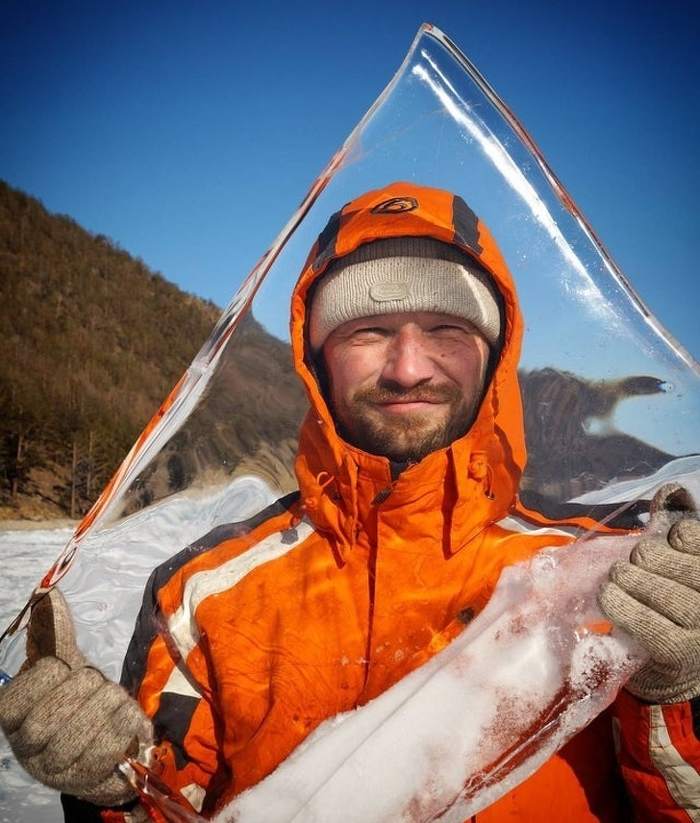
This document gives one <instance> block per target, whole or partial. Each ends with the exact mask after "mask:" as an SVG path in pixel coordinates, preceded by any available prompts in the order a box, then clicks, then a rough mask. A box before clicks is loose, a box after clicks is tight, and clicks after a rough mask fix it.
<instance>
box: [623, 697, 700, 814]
mask: <svg viewBox="0 0 700 823" xmlns="http://www.w3.org/2000/svg"><path fill="white" fill-rule="evenodd" d="M696 701H697V702H698V706H697V707H696V708H697V709H699V710H700V699H697V698H696ZM696 701H690V702H684V703H675V704H671V705H663V706H662V705H657V704H650V703H644V702H642V701H641V700H638V699H637V698H635V697H634V696H633V695H631V694H630V693H629V692H627V691H625V690H623V691H622V692H621V693H620V695H619V696H618V698H617V700H616V702H615V705H614V707H613V712H614V718H615V726H616V729H617V732H618V733H619V752H618V758H619V761H620V768H621V770H622V776H623V778H624V780H625V784H626V786H627V790H628V793H629V796H630V800H631V803H632V808H633V809H634V820H635V821H638V823H652V821H653V823H659V822H660V821H663V822H664V823H665V821H669V823H670V821H674V823H676V822H677V823H690V821H698V820H700V740H698V737H697V736H696V732H695V728H694V723H693V708H694V707H693V705H691V703H695V702H696ZM695 725H697V724H695Z"/></svg>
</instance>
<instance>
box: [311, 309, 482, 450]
mask: <svg viewBox="0 0 700 823" xmlns="http://www.w3.org/2000/svg"><path fill="white" fill-rule="evenodd" d="M488 356H489V347H488V343H487V342H486V340H485V339H484V338H483V337H482V336H481V334H480V333H479V332H478V331H476V329H475V328H474V327H473V326H472V325H471V324H470V323H469V322H468V321H467V320H463V319H461V318H459V317H454V316H453V315H449V314H438V313H435V312H407V313H405V314H382V315H378V316H376V317H365V318H362V319H360V320H352V321H350V322H349V323H344V324H343V325H342V326H339V327H338V328H337V329H335V331H333V332H332V333H331V334H330V336H329V337H328V339H327V340H326V342H325V344H324V346H323V358H324V361H325V366H326V372H327V375H328V380H329V387H330V388H329V393H330V398H329V399H330V403H331V407H332V411H333V415H334V418H335V421H336V423H337V425H338V428H339V431H340V432H341V434H342V435H343V437H344V438H345V439H346V440H347V441H348V442H350V443H352V444H353V445H355V446H359V447H360V448H361V449H363V450H364V451H367V452H370V453H372V454H380V455H384V456H386V457H388V458H390V459H391V460H395V461H397V462H405V461H411V462H415V461H418V460H421V459H422V458H423V457H425V456H426V455H427V454H429V453H430V452H432V451H435V450H436V449H440V448H443V447H445V446H447V445H449V444H450V443H451V442H452V441H453V440H455V439H456V438H458V437H461V436H462V435H463V434H464V433H465V432H466V431H467V430H468V429H469V427H470V425H471V423H472V422H473V419H474V416H475V414H476V411H477V409H478V406H479V403H480V401H481V397H482V394H483V391H484V381H485V377H486V367H487V363H488Z"/></svg>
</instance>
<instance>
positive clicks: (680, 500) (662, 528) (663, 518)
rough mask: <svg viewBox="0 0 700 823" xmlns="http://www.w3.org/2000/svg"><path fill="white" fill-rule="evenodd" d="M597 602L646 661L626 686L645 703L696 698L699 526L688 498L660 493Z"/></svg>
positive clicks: (699, 676)
mask: <svg viewBox="0 0 700 823" xmlns="http://www.w3.org/2000/svg"><path fill="white" fill-rule="evenodd" d="M598 600H599V603H600V606H601V608H602V610H603V611H604V612H605V614H606V615H607V616H608V617H609V618H610V620H611V621H612V622H613V623H615V624H616V625H618V626H620V627H621V628H622V629H624V630H625V631H626V632H627V633H628V634H630V635H631V636H632V637H633V638H635V639H636V640H637V641H638V642H639V643H640V644H641V645H642V646H643V647H644V649H645V650H646V651H647V652H648V653H649V657H650V660H649V662H648V663H647V664H645V665H644V666H643V667H642V668H641V669H640V670H639V671H638V672H637V674H635V675H634V676H633V677H632V679H631V680H630V681H629V682H628V684H627V689H628V690H629V691H630V692H632V694H634V695H636V696H637V697H640V698H641V699H643V700H646V701H648V702H650V703H680V702H682V701H684V700H690V699H691V698H693V697H697V696H698V695H700V521H699V520H698V519H697V509H696V506H695V503H694V502H693V499H692V497H691V496H690V494H689V493H688V492H687V491H686V490H685V489H684V488H682V487H681V486H678V485H676V484H669V485H667V486H663V487H662V488H661V489H659V491H658V492H657V493H656V495H655V496H654V499H653V500H652V504H651V521H650V524H649V529H648V531H647V533H646V534H645V536H644V537H643V538H642V539H641V540H640V541H639V543H637V545H636V546H635V548H634V549H633V550H632V553H631V555H630V559H629V563H624V562H621V563H616V564H615V565H614V566H613V567H612V569H611V571H610V578H609V581H608V582H606V583H605V584H603V586H602V588H601V590H600V593H599V596H598Z"/></svg>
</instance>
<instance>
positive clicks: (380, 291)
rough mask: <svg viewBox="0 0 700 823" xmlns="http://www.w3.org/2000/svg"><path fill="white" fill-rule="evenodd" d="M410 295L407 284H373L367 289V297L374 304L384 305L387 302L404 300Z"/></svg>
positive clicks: (399, 282) (395, 282)
mask: <svg viewBox="0 0 700 823" xmlns="http://www.w3.org/2000/svg"><path fill="white" fill-rule="evenodd" d="M409 294H410V289H409V287H408V283H404V282H401V281H394V282H393V283H390V282H384V283H373V284H372V285H371V286H370V287H369V296H370V297H371V298H372V300H374V302H375V303H386V302H387V301H389V300H405V299H406V298H407V297H408V295H409Z"/></svg>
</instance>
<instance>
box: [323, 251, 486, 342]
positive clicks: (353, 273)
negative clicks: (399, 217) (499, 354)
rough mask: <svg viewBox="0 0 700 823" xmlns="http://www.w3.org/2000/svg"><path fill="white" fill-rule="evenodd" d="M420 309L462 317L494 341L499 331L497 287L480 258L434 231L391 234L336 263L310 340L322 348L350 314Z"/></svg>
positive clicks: (326, 279) (327, 279) (351, 317)
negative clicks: (435, 235)
mask: <svg viewBox="0 0 700 823" xmlns="http://www.w3.org/2000/svg"><path fill="white" fill-rule="evenodd" d="M423 261H429V262H423ZM417 311H433V312H440V313H442V314H453V315H455V316H456V317H462V318H464V319H465V320H468V321H469V322H470V323H472V324H473V325H474V326H475V327H476V328H477V329H478V330H479V331H480V332H481V333H482V334H483V336H484V337H485V338H486V340H487V341H488V343H489V344H490V345H492V346H493V345H494V344H495V343H496V342H497V340H498V336H499V334H500V330H501V314H500V311H499V308H498V299H497V297H496V291H495V289H494V286H493V285H492V284H491V282H490V279H489V275H488V274H487V273H486V272H485V271H484V269H482V268H481V267H480V266H479V265H478V263H477V262H476V261H475V260H473V259H472V258H471V257H469V256H468V255H467V254H466V253H465V252H461V251H460V250H459V249H458V248H456V247H455V246H451V245H449V244H448V243H442V242H440V241H439V240H434V239H433V238H432V237H389V238H385V239H382V240H375V241H374V242H372V243H366V244H365V245H363V246H360V247H359V248H358V249H355V251H353V252H351V253H350V254H348V255H346V256H345V257H342V258H340V259H339V260H336V261H335V262H334V263H332V264H331V266H330V268H329V270H328V272H326V274H325V275H324V276H323V278H322V279H321V280H320V281H319V283H318V286H317V287H316V291H315V293H314V295H313V302H312V304H311V313H310V319H309V342H310V343H311V348H312V350H313V351H318V350H319V349H320V348H321V347H322V346H323V344H324V343H325V341H326V338H327V337H328V335H329V334H330V333H331V332H332V331H333V330H334V329H337V328H338V326H340V325H342V324H343V323H347V322H348V321H350V320H357V319H359V318H360V317H372V316H374V315H377V314H399V313H403V312H417Z"/></svg>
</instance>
